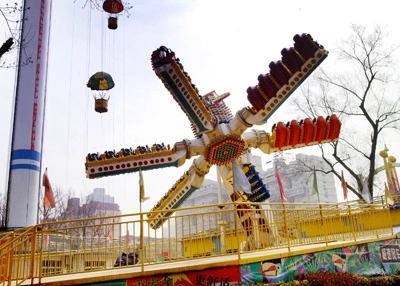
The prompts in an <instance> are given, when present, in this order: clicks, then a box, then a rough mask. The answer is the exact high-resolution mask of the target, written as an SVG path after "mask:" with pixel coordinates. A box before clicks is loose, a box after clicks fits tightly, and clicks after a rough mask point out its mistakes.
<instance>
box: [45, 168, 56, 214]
mask: <svg viewBox="0 0 400 286" xmlns="http://www.w3.org/2000/svg"><path fill="white" fill-rule="evenodd" d="M42 185H43V186H44V198H43V206H45V207H52V208H54V207H55V206H56V201H55V200H54V194H53V189H52V188H51V184H50V180H49V176H48V175H47V168H46V170H45V171H44V174H43V182H42Z"/></svg>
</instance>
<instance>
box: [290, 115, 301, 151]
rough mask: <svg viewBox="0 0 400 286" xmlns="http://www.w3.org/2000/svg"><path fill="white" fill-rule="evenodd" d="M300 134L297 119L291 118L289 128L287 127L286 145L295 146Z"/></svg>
mask: <svg viewBox="0 0 400 286" xmlns="http://www.w3.org/2000/svg"><path fill="white" fill-rule="evenodd" d="M300 134H301V126H300V124H299V122H297V120H292V121H291V122H290V129H289V140H288V141H289V142H288V144H287V145H289V146H292V147H294V146H296V145H297V144H298V143H299V141H300Z"/></svg>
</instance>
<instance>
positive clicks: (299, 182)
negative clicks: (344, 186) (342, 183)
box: [253, 154, 338, 203]
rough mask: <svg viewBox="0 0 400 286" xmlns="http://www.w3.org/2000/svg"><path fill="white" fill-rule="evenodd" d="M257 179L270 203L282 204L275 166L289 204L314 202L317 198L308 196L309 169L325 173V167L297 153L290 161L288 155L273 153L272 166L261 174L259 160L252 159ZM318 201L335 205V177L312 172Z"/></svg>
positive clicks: (310, 182) (322, 162)
mask: <svg viewBox="0 0 400 286" xmlns="http://www.w3.org/2000/svg"><path fill="white" fill-rule="evenodd" d="M253 164H254V165H255V166H256V168H257V170H258V172H259V173H260V174H259V175H260V177H261V178H262V179H263V181H264V183H265V184H266V186H267V189H268V190H269V191H270V194H271V197H270V199H269V201H270V202H282V199H281V195H280V192H279V187H278V181H277V179H276V174H275V167H277V168H278V170H279V172H280V173H281V174H282V176H283V177H284V182H283V189H284V192H285V195H286V197H287V198H288V202H289V203H318V196H312V188H313V174H314V173H313V167H315V169H317V170H324V171H328V170H329V168H328V165H327V164H326V162H325V161H324V160H323V159H322V158H321V157H319V156H314V155H306V154H297V155H296V156H295V157H294V158H293V157H292V156H291V155H289V156H288V158H287V159H286V158H285V156H284V155H283V154H276V156H275V157H274V159H273V160H272V167H270V168H267V169H266V171H263V168H262V165H261V157H259V156H253ZM316 177H317V184H318V193H319V201H320V202H321V203H337V202H338V200H337V193H336V187H335V177H334V175H333V174H331V173H329V174H325V173H322V172H316Z"/></svg>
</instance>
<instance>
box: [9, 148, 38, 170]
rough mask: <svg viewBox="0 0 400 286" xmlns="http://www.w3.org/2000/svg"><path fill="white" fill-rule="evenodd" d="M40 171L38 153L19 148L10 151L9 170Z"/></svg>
mask: <svg viewBox="0 0 400 286" xmlns="http://www.w3.org/2000/svg"><path fill="white" fill-rule="evenodd" d="M17 169H23V170H33V171H38V172H39V171H40V153H39V152H38V151H35V150H30V149H19V150H14V151H12V152H11V170H17Z"/></svg>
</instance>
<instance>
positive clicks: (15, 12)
mask: <svg viewBox="0 0 400 286" xmlns="http://www.w3.org/2000/svg"><path fill="white" fill-rule="evenodd" d="M24 9H30V7H23V6H21V5H19V4H18V3H13V4H12V5H9V4H6V6H4V7H0V23H1V24H3V23H4V24H5V25H4V26H5V27H6V31H7V34H8V35H7V36H6V37H5V39H0V43H1V42H2V41H4V42H3V43H2V44H1V45H0V58H2V57H3V56H4V57H3V59H2V60H1V62H0V68H10V67H17V66H18V65H26V64H29V63H31V62H32V60H31V57H30V56H27V57H26V60H25V61H24V62H22V63H18V62H17V59H18V57H17V56H16V55H14V54H12V53H13V52H14V51H16V50H18V49H22V51H23V50H24V48H25V47H26V46H27V44H28V43H29V41H30V39H29V38H27V39H22V38H21V29H22V25H21V24H22V22H23V21H24V20H25V19H24V15H23V11H24ZM7 54H12V56H11V59H8V58H6V55H7Z"/></svg>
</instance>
